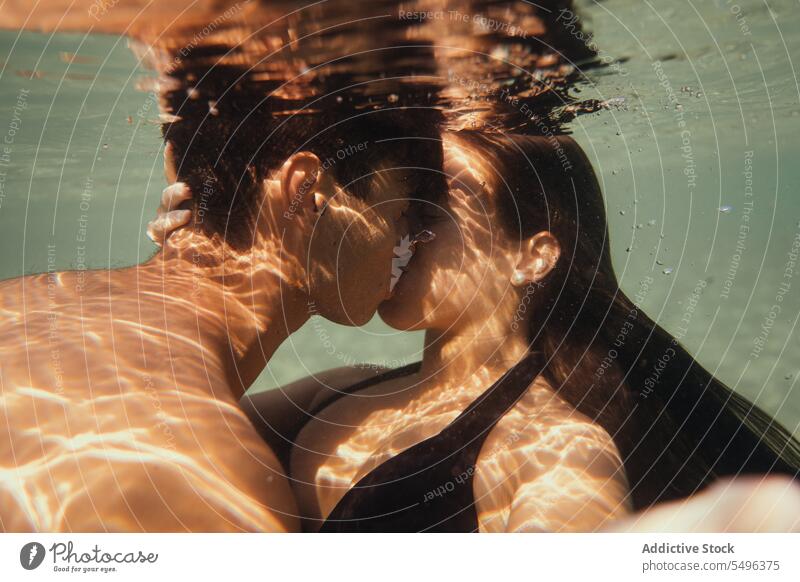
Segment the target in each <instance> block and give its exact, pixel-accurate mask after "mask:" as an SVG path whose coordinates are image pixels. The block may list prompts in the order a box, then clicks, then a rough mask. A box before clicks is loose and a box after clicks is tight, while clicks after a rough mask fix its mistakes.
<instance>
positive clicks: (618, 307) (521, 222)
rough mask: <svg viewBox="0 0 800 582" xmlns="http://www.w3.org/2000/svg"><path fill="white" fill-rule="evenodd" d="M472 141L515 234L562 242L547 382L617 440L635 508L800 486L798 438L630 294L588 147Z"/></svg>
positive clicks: (544, 322)
mask: <svg viewBox="0 0 800 582" xmlns="http://www.w3.org/2000/svg"><path fill="white" fill-rule="evenodd" d="M461 135H462V136H463V137H464V138H465V139H468V140H469V141H470V143H471V145H472V146H473V147H476V148H479V149H480V150H482V152H481V153H482V154H483V155H485V156H487V157H489V158H490V159H494V160H495V161H496V163H495V164H494V167H495V168H498V169H500V172H499V173H498V175H497V176H496V180H495V183H494V184H493V185H492V186H493V190H494V194H495V196H496V200H497V205H498V207H499V211H500V215H501V220H502V222H503V223H504V224H503V225H504V228H505V229H506V230H507V232H508V233H509V234H510V235H511V236H515V237H518V238H519V239H520V240H524V239H526V238H528V237H530V236H532V235H534V234H535V233H537V232H540V231H542V230H549V231H550V232H552V233H553V234H554V235H555V236H556V238H557V239H558V240H559V243H560V244H561V247H562V253H561V259H560V260H559V263H558V265H557V267H556V269H555V270H554V271H553V272H552V273H551V274H550V276H549V277H548V279H547V281H546V282H545V284H544V286H543V287H541V288H537V289H535V292H534V301H533V302H532V305H533V306H534V307H533V312H534V315H533V316H532V318H531V320H530V342H531V349H535V350H539V351H542V352H543V353H544V354H545V356H546V358H547V364H546V367H545V371H544V376H545V377H546V378H547V379H548V381H549V382H550V383H551V384H552V385H553V386H554V387H555V388H556V389H557V390H558V392H559V394H560V395H561V396H562V397H563V398H564V399H565V400H567V401H568V402H569V403H570V404H571V405H572V406H573V407H575V408H576V409H577V410H578V411H579V412H581V413H583V414H585V415H587V416H588V417H590V418H592V419H594V420H595V421H596V422H597V423H598V424H600V425H601V426H603V428H604V429H606V430H607V431H608V432H609V434H610V435H611V436H612V437H613V439H614V442H615V444H616V445H617V447H618V448H619V450H620V453H621V455H622V458H623V462H624V467H625V471H626V474H627V477H628V481H629V483H630V487H631V499H632V502H633V506H634V508H635V509H640V508H644V507H647V506H650V505H652V504H653V503H656V502H659V501H665V500H670V499H675V498H680V497H685V496H687V495H690V494H692V493H694V492H695V491H697V490H699V489H701V488H703V487H704V486H706V485H707V484H709V483H710V482H711V481H713V480H714V479H716V478H717V477H720V476H723V475H738V474H746V473H751V474H767V473H782V474H787V475H791V476H793V477H796V476H797V475H798V468H799V467H800V444H799V443H798V442H797V441H796V440H795V439H793V438H792V436H791V434H790V433H789V432H788V431H787V430H786V429H785V428H784V427H782V426H781V425H780V424H778V423H777V422H776V421H775V419H773V418H772V417H770V415H768V414H767V413H765V412H764V411H763V410H761V409H760V408H758V407H757V406H755V405H754V404H752V403H751V402H749V401H748V400H747V399H746V398H744V397H742V396H741V395H739V394H737V393H735V392H733V391H732V390H731V389H730V388H728V387H727V386H725V385H724V384H723V383H722V382H720V381H719V380H718V379H716V378H715V377H714V376H712V375H711V374H710V373H709V372H707V371H706V370H705V369H704V368H703V367H702V366H701V365H700V364H698V362H697V361H695V359H694V358H693V357H692V356H691V355H690V354H689V353H688V352H687V351H686V350H685V349H684V348H683V347H682V346H681V345H680V343H679V341H678V340H677V339H676V338H674V337H673V336H671V335H670V334H669V333H668V332H667V331H665V330H664V329H662V328H661V327H660V326H658V325H657V324H656V323H654V322H653V321H652V320H651V319H650V318H649V317H648V316H647V315H646V314H645V313H644V312H643V311H642V310H641V309H640V308H639V307H638V306H636V305H635V304H634V303H633V302H632V301H631V300H630V299H629V298H628V297H627V296H626V295H625V294H624V293H623V292H622V290H621V289H620V288H619V284H618V282H617V278H616V275H615V274H614V269H613V267H612V263H611V255H610V252H609V236H608V226H607V222H606V214H605V206H604V202H603V196H602V193H601V191H600V186H599V184H598V182H597V178H596V176H595V174H594V171H593V169H592V166H591V163H590V162H589V160H588V159H587V157H586V155H585V154H584V152H583V151H582V150H581V148H580V146H579V145H578V144H577V143H576V142H575V141H574V140H572V139H571V138H569V137H567V136H550V137H526V136H501V135H481V134H478V133H472V132H461ZM530 380H532V379H528V381H530Z"/></svg>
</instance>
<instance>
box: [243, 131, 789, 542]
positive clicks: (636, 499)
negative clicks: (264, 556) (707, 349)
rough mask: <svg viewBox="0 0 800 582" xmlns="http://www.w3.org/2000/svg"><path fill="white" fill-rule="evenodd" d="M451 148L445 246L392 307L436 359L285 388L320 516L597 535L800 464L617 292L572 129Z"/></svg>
mask: <svg viewBox="0 0 800 582" xmlns="http://www.w3.org/2000/svg"><path fill="white" fill-rule="evenodd" d="M444 144H445V166H444V167H445V172H446V174H447V175H448V177H449V180H450V192H451V195H450V196H449V202H448V205H447V206H446V207H444V208H437V207H435V206H433V205H426V206H427V210H426V211H425V215H424V216H423V220H424V221H425V222H426V224H427V227H428V228H429V229H430V230H431V231H433V232H434V233H435V234H436V235H437V236H436V239H435V240H434V241H433V242H431V243H430V244H427V245H423V246H420V247H419V248H418V250H417V253H416V254H415V256H414V257H413V258H412V259H411V262H410V264H409V265H408V268H407V273H406V274H405V275H404V276H403V277H402V278H401V280H400V282H399V283H398V285H397V287H396V289H395V292H394V294H393V296H392V298H391V299H390V300H388V301H387V302H385V303H384V304H382V306H381V308H380V310H379V312H380V314H381V316H382V317H383V319H384V320H385V321H386V322H387V323H389V324H390V325H392V326H394V327H397V328H399V329H409V330H414V329H426V330H427V334H426V340H425V352H424V356H423V360H422V363H421V365H416V366H410V367H407V368H406V369H403V370H398V371H393V372H391V373H390V374H389V375H388V376H384V377H381V378H379V379H378V380H375V379H368V380H365V381H363V382H361V383H359V384H356V385H354V386H350V387H349V388H344V386H345V383H343V382H341V381H339V382H338V383H334V384H331V385H329V386H327V387H325V388H319V387H317V389H316V393H314V389H313V388H310V387H309V385H308V383H305V384H304V383H302V382H301V383H298V384H297V385H295V386H293V387H292V388H290V389H288V390H284V391H282V392H284V393H287V394H288V398H289V399H292V400H293V401H295V400H296V401H295V402H294V405H295V406H300V407H301V408H304V414H302V415H297V414H296V415H295V416H302V417H304V418H303V419H302V420H298V422H296V424H295V426H294V427H292V428H291V430H287V431H286V432H285V433H284V434H283V435H282V436H283V438H285V439H287V440H296V444H295V445H294V447H292V449H291V461H290V468H291V471H290V474H291V479H292V485H293V488H294V491H295V493H296V495H297V500H298V504H299V508H300V514H301V515H303V516H305V518H306V524H305V525H306V527H307V528H308V529H317V528H320V527H321V528H322V529H323V530H325V531H332V530H361V531H421V530H425V531H430V530H450V531H465V530H467V531H475V530H480V531H543V530H545V531H577V530H581V531H586V530H594V529H597V528H599V527H602V526H603V525H604V524H606V523H607V522H609V521H611V520H615V519H617V518H619V517H621V516H622V515H624V514H625V513H627V512H629V511H630V510H638V509H644V508H648V507H650V506H652V505H653V504H655V503H656V502H660V501H667V500H672V499H678V498H682V497H686V496H688V495H691V494H692V493H694V492H695V491H698V490H699V489H701V488H703V487H705V486H706V485H707V484H709V483H711V482H712V481H714V480H715V479H716V478H717V477H719V476H723V475H737V474H739V473H755V474H766V473H780V474H786V475H790V476H795V475H796V473H797V470H798V469H797V468H798V466H800V464H799V463H798V459H799V457H798V443H797V442H796V441H795V440H793V439H792V438H791V436H790V435H789V433H788V432H787V431H786V430H785V429H783V428H782V427H780V426H779V425H777V423H775V421H774V420H773V419H771V418H769V416H767V415H766V414H765V413H764V412H762V411H761V410H759V409H758V408H756V407H755V406H753V405H752V404H751V403H749V402H747V401H746V400H745V399H744V398H742V397H741V396H739V395H737V394H735V393H733V392H732V391H731V390H729V389H728V388H726V387H725V386H724V385H723V384H722V383H720V382H719V381H717V380H716V379H714V378H713V377H712V376H711V375H710V374H708V372H706V371H705V370H704V369H702V368H701V367H700V366H699V365H698V364H697V363H696V362H695V361H694V360H693V359H692V358H691V356H690V355H689V354H688V353H687V352H686V351H685V350H684V349H683V348H682V347H681V346H680V345H679V344H678V342H677V341H676V340H675V339H674V338H672V337H670V335H669V334H667V333H666V332H665V331H664V330H663V329H661V328H660V327H658V326H657V325H655V324H654V323H653V322H652V321H651V320H650V319H649V318H647V316H646V315H645V314H644V313H642V312H641V311H640V310H639V309H638V308H637V307H636V306H635V305H634V304H633V303H631V301H630V300H629V299H628V298H627V297H626V296H625V295H624V294H623V293H622V292H621V291H620V290H619V288H618V284H617V281H616V277H615V275H614V271H613V269H612V266H611V260H610V255H609V252H608V233H607V228H606V220H605V212H604V205H603V200H602V196H601V192H600V189H599V186H598V184H597V180H596V178H595V176H594V173H593V171H592V169H591V166H590V164H589V162H588V160H587V159H586V157H585V155H584V154H583V152H582V151H581V150H580V148H579V147H578V146H577V144H575V142H574V141H572V140H571V139H569V138H566V137H559V138H552V139H543V138H530V137H520V136H500V135H494V136H487V135H480V134H477V133H469V132H460V133H457V134H447V135H446V136H445V138H444ZM612 348H613V349H612ZM665 354H667V355H668V357H669V365H667V366H665V367H664V366H662V365H660V364H659V360H660V359H661V360H662V361H663V359H664V355H665ZM610 355H611V356H612V357H609V356H610ZM657 365H658V366H659V367H658V368H656V366H657ZM656 369H658V374H655V373H654V371H655V370H656ZM350 379H352V378H350ZM326 389H327V390H328V391H338V390H339V389H341V392H340V394H338V395H337V397H336V398H335V400H334V401H331V400H332V399H331V398H330V397H327V398H326V397H325V394H324V392H325V391H326ZM277 392H278V391H274V392H273V393H271V394H270V393H267V394H265V395H264V396H263V397H258V396H256V397H254V400H253V402H252V406H253V407H254V408H255V409H256V411H257V412H258V413H251V417H253V418H258V417H259V416H260V417H261V418H260V420H257V424H258V423H261V424H262V425H269V426H280V423H279V422H275V423H274V424H271V423H270V419H271V418H276V417H277V416H278V415H277V414H275V411H276V410H277V408H275V407H273V408H272V411H273V412H272V415H269V413H264V411H263V408H262V407H261V405H260V402H259V400H260V398H263V400H264V401H265V402H266V401H270V402H272V403H274V401H275V396H274V395H275V393H277ZM294 394H300V395H301V396H300V397H298V398H297V399H294V397H293V395H294ZM320 400H323V402H322V403H321V404H320V403H319V401H320ZM315 401H317V404H315ZM298 403H299V404H298ZM303 423H304V424H303ZM283 426H285V423H284V425H283ZM262 432H263V434H266V433H267V432H268V429H264V430H263V431H262ZM295 435H297V436H296V437H295ZM273 439H274V437H273ZM279 456H280V455H279Z"/></svg>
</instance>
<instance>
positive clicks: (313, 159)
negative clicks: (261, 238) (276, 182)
mask: <svg viewBox="0 0 800 582" xmlns="http://www.w3.org/2000/svg"><path fill="white" fill-rule="evenodd" d="M321 171H322V164H321V163H320V160H319V158H318V157H317V156H316V155H315V154H313V153H311V152H299V153H296V154H293V155H292V156H291V157H290V158H289V159H288V160H286V162H284V164H283V167H281V172H280V184H281V194H282V196H283V199H284V202H285V203H286V205H287V207H288V213H289V214H296V213H299V212H304V211H306V212H314V211H315V201H314V193H315V191H316V186H317V185H318V181H319V179H320V173H321Z"/></svg>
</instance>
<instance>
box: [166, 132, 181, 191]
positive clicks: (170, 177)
mask: <svg viewBox="0 0 800 582" xmlns="http://www.w3.org/2000/svg"><path fill="white" fill-rule="evenodd" d="M164 175H165V176H166V177H167V183H169V184H172V183H173V182H176V181H177V180H178V173H177V171H176V170H175V148H174V147H172V144H171V143H169V142H167V144H166V145H165V146H164Z"/></svg>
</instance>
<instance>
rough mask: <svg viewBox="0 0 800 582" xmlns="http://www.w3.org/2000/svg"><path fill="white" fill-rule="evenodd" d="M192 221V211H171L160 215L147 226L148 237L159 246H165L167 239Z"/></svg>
mask: <svg viewBox="0 0 800 582" xmlns="http://www.w3.org/2000/svg"><path fill="white" fill-rule="evenodd" d="M191 219H192V211H191V210H170V211H168V212H165V213H159V215H158V217H157V218H156V219H155V220H151V221H150V222H149V223H148V225H147V236H148V237H149V238H150V240H151V241H153V242H154V243H156V244H157V245H158V246H160V247H161V246H164V242H166V240H167V237H169V235H170V234H171V233H172V232H173V231H174V230H175V229H177V228H180V227H182V226H184V225H186V224H188V223H189V221H190V220H191Z"/></svg>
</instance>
